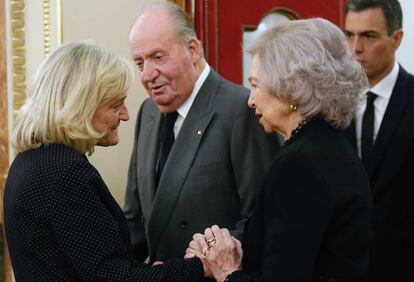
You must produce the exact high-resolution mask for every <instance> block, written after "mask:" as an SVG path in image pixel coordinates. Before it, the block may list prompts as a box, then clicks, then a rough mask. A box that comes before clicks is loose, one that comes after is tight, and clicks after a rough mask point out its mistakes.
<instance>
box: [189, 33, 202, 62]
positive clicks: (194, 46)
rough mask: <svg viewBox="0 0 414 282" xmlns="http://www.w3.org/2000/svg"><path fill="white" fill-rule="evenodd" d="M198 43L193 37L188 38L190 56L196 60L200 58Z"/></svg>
mask: <svg viewBox="0 0 414 282" xmlns="http://www.w3.org/2000/svg"><path fill="white" fill-rule="evenodd" d="M199 44H200V42H199V41H198V39H197V38H195V37H192V38H190V40H189V41H188V50H189V52H190V55H191V58H193V59H194V60H197V61H198V60H199V59H200V45H199Z"/></svg>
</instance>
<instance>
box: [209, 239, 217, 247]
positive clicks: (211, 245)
mask: <svg viewBox="0 0 414 282" xmlns="http://www.w3.org/2000/svg"><path fill="white" fill-rule="evenodd" d="M215 244H216V238H211V239H208V240H207V246H208V247H209V248H212V247H213V246H214V245H215Z"/></svg>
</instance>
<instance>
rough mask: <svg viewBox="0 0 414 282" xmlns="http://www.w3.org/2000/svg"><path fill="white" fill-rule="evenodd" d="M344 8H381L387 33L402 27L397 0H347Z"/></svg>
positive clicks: (389, 33)
mask: <svg viewBox="0 0 414 282" xmlns="http://www.w3.org/2000/svg"><path fill="white" fill-rule="evenodd" d="M344 8H345V12H349V11H353V12H361V11H364V10H367V9H372V8H381V9H382V12H383V13H384V18H385V21H386V23H387V31H388V35H391V34H392V33H393V32H394V31H396V30H399V29H401V28H402V21H403V14H402V9H401V5H400V3H399V2H398V0H348V2H347V3H346V5H345V6H344Z"/></svg>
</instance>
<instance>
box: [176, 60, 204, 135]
mask: <svg viewBox="0 0 414 282" xmlns="http://www.w3.org/2000/svg"><path fill="white" fill-rule="evenodd" d="M209 73H210V66H209V65H208V64H206V66H205V67H204V70H203V71H202V72H201V74H200V76H199V77H198V79H197V80H196V83H195V84H194V88H193V92H192V93H191V95H190V97H188V99H187V100H185V102H184V104H182V105H181V107H179V108H178V109H177V112H178V116H177V120H176V121H175V124H174V137H175V138H177V135H178V133H179V132H180V129H181V126H182V125H183V123H184V120H185V118H186V117H187V114H188V112H189V111H190V109H191V106H192V105H193V102H194V99H195V97H196V96H197V94H198V91H199V90H200V88H201V86H202V85H203V83H204V81H205V80H206V79H207V76H208V74H209Z"/></svg>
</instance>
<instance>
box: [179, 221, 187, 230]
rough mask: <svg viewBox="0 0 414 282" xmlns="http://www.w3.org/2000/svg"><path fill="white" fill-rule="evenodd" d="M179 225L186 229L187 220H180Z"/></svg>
mask: <svg viewBox="0 0 414 282" xmlns="http://www.w3.org/2000/svg"><path fill="white" fill-rule="evenodd" d="M180 227H181V228H182V229H186V228H187V227H188V222H187V221H184V220H183V221H181V223H180Z"/></svg>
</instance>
